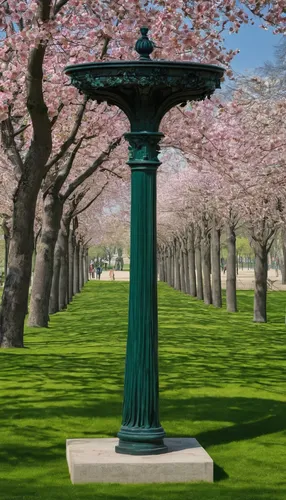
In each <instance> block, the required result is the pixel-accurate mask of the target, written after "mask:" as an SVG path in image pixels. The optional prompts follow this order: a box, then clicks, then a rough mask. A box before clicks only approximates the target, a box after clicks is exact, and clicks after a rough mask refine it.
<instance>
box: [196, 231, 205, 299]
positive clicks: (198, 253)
mask: <svg viewBox="0 0 286 500" xmlns="http://www.w3.org/2000/svg"><path fill="white" fill-rule="evenodd" d="M201 244H202V235H201V228H200V227H197V230H196V235H195V263H196V270H197V276H196V282H197V298H198V299H199V300H204V291H203V289H204V287H203V270H202V251H201Z"/></svg>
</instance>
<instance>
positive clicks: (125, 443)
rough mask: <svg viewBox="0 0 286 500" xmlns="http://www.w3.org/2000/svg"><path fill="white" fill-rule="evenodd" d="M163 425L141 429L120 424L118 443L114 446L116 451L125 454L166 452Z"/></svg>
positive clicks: (157, 453)
mask: <svg viewBox="0 0 286 500" xmlns="http://www.w3.org/2000/svg"><path fill="white" fill-rule="evenodd" d="M164 436H165V432H164V429H163V427H157V428H151V427H150V428H149V429H142V428H140V427H126V426H122V427H121V429H120V431H119V433H118V437H119V444H118V445H117V446H115V451H116V453H122V454H125V455H159V454H161V453H167V451H168V447H167V446H166V445H165V444H164V439H163V438H164Z"/></svg>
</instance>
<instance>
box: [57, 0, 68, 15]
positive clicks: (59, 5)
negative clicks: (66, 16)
mask: <svg viewBox="0 0 286 500" xmlns="http://www.w3.org/2000/svg"><path fill="white" fill-rule="evenodd" d="M68 1H69V0H59V1H58V2H57V3H56V5H55V6H54V16H55V15H56V14H58V12H60V10H61V9H62V8H63V7H64V6H65V5H66V4H67V3H68Z"/></svg>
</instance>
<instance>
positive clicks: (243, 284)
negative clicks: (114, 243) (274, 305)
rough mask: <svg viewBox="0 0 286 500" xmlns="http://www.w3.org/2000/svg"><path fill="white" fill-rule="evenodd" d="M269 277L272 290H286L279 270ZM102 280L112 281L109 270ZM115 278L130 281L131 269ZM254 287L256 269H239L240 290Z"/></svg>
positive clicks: (117, 272)
mask: <svg viewBox="0 0 286 500" xmlns="http://www.w3.org/2000/svg"><path fill="white" fill-rule="evenodd" d="M268 278H269V280H270V281H271V282H272V288H270V287H269V289H272V290H285V291H286V285H282V283H281V273H280V272H279V276H278V277H277V276H276V271H275V270H274V269H270V270H269V272H268ZM101 280H103V281H110V278H109V271H103V272H102V275H101ZM115 280H116V281H129V271H115ZM221 281H222V288H225V287H226V274H223V273H222V275H221ZM253 288H254V271H253V270H250V271H247V270H243V271H241V270H239V273H238V275H237V289H238V290H253Z"/></svg>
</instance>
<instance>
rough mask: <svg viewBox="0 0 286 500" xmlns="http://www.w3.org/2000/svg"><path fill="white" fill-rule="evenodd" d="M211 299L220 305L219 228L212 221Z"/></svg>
mask: <svg viewBox="0 0 286 500" xmlns="http://www.w3.org/2000/svg"><path fill="white" fill-rule="evenodd" d="M211 253H212V301H213V305H214V306H215V307H221V306H222V298H221V270H220V230H219V229H217V228H216V225H215V221H214V222H213V228H212V238H211Z"/></svg>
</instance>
